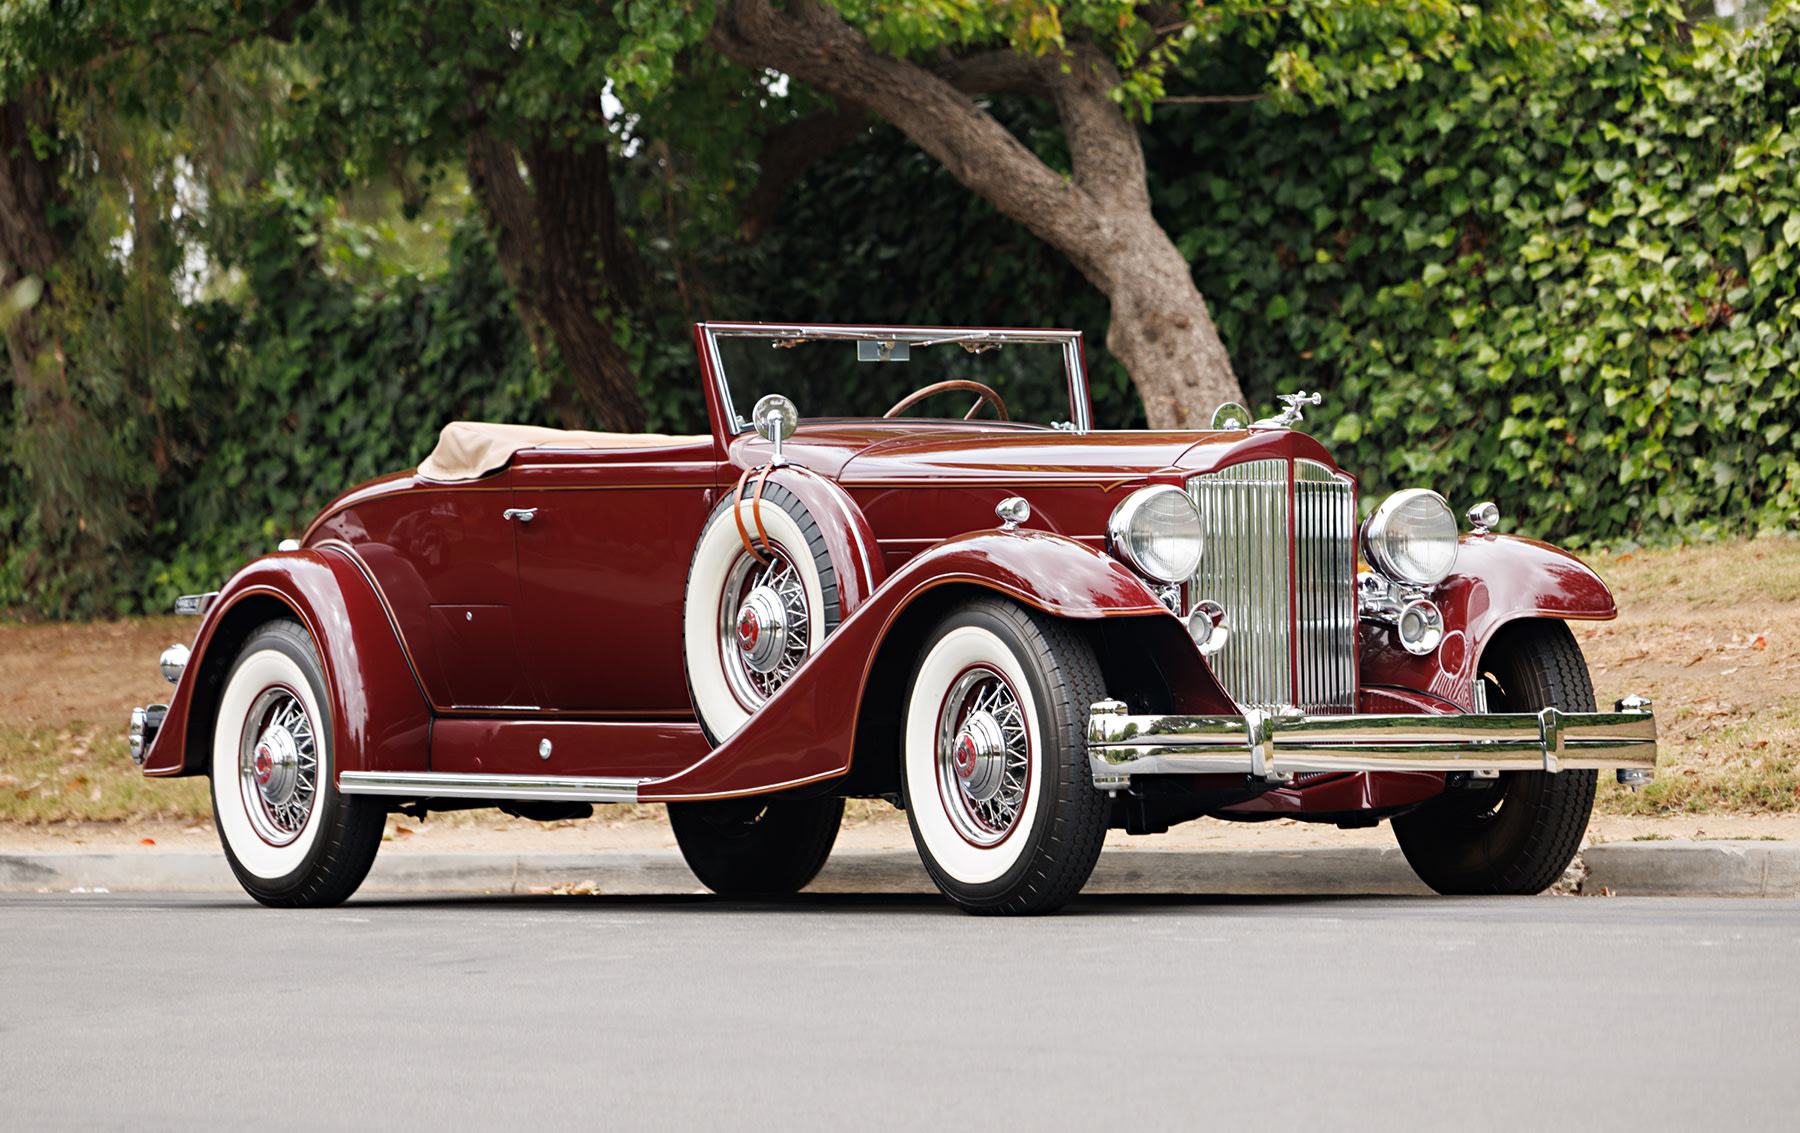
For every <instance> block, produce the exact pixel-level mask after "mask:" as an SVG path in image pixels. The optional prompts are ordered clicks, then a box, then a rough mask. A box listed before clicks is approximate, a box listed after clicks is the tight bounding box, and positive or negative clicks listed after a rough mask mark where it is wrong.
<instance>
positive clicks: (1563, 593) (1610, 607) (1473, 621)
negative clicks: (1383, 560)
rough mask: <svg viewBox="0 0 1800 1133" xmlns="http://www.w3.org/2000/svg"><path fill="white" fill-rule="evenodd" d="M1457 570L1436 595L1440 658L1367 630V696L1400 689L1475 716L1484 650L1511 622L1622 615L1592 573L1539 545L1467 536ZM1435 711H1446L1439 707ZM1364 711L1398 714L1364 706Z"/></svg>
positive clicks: (1379, 629)
mask: <svg viewBox="0 0 1800 1133" xmlns="http://www.w3.org/2000/svg"><path fill="white" fill-rule="evenodd" d="M1456 566H1457V571H1456V573H1455V574H1453V575H1451V576H1450V577H1449V578H1448V579H1446V580H1445V581H1444V582H1443V583H1442V584H1440V585H1439V586H1438V588H1437V590H1436V591H1435V592H1433V594H1432V595H1431V598H1432V601H1434V602H1436V603H1437V605H1438V609H1439V610H1440V611H1442V613H1443V615H1444V627H1445V633H1444V641H1443V643H1442V644H1441V645H1439V646H1438V648H1437V650H1436V651H1435V652H1433V653H1430V654H1428V655H1426V656H1424V657H1414V656H1413V655H1412V654H1410V653H1407V652H1406V651H1405V650H1404V649H1401V648H1400V644H1399V642H1398V641H1397V640H1396V639H1395V636H1394V631H1393V630H1392V629H1391V628H1389V627H1387V626H1382V625H1376V624H1374V623H1370V622H1364V623H1363V624H1362V626H1361V630H1360V639H1361V651H1362V657H1361V663H1362V683H1363V685H1364V686H1365V698H1366V696H1367V690H1368V689H1369V687H1370V686H1381V685H1389V686H1397V687H1398V688H1401V689H1415V690H1419V691H1422V692H1425V693H1428V694H1430V696H1431V697H1434V698H1439V699H1441V700H1447V701H1450V702H1451V703H1452V704H1454V705H1455V706H1456V707H1457V708H1460V709H1461V710H1463V711H1465V712H1471V711H1473V710H1474V698H1473V689H1474V681H1475V673H1476V668H1477V666H1478V665H1479V663H1480V660H1481V653H1482V650H1483V649H1485V648H1486V647H1487V645H1488V643H1489V642H1491V641H1492V640H1493V639H1494V635H1495V634H1496V633H1498V632H1499V631H1500V629H1501V628H1502V627H1504V626H1505V625H1506V624H1507V623H1508V622H1514V621H1518V620H1520V619H1522V618H1559V619H1563V620H1566V621H1607V620H1610V619H1612V618H1616V617H1618V616H1619V609H1618V606H1617V605H1616V604H1615V603H1614V601H1613V596H1612V591H1611V590H1609V589H1607V586H1606V583H1605V582H1603V581H1601V579H1600V576H1599V575H1597V574H1595V573H1594V571H1593V569H1592V568H1591V567H1589V566H1588V565H1587V564H1586V563H1584V562H1582V561H1581V560H1580V559H1578V558H1576V557H1575V556H1574V555H1572V554H1570V553H1569V552H1567V551H1565V550H1562V549H1561V548H1559V547H1552V546H1551V545H1550V544H1548V543H1540V542H1538V541H1537V540H1535V539H1522V538H1518V537H1516V536H1512V535H1464V536H1463V537H1462V539H1461V540H1460V541H1459V543H1458V547H1457V558H1456ZM1409 703H1412V701H1409ZM1408 710H1410V709H1408ZM1426 710H1431V709H1426ZM1437 710H1440V711H1441V710H1442V709H1441V706H1440V707H1439V708H1438V709H1437ZM1363 711H1365V712H1367V711H1394V709H1393V708H1392V707H1391V706H1390V707H1381V706H1376V705H1370V704H1365V705H1364V706H1363Z"/></svg>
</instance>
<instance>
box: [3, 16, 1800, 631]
mask: <svg viewBox="0 0 1800 1133" xmlns="http://www.w3.org/2000/svg"><path fill="white" fill-rule="evenodd" d="M1793 27H1794V17H1793V16H1791V15H1787V14H1785V13H1784V11H1777V13H1776V15H1775V16H1774V17H1773V18H1772V19H1771V21H1770V22H1769V23H1768V24H1767V25H1766V26H1764V27H1762V28H1760V29H1758V30H1754V31H1752V32H1751V33H1749V34H1736V33H1726V32H1722V31H1719V30H1717V29H1713V28H1708V27H1696V26H1695V25H1694V23H1693V21H1692V20H1690V19H1688V18H1687V16H1686V15H1685V14H1684V13H1683V12H1682V11H1681V10H1680V8H1678V7H1677V6H1675V5H1673V4H1669V3H1663V2H1662V0H1631V2H1629V3H1622V4H1621V5H1620V6H1619V7H1617V8H1616V9H1614V8H1605V7H1599V6H1595V5H1590V4H1586V3H1579V4H1578V3H1566V4H1564V3H1558V4H1552V5H1532V4H1524V3H1500V4H1487V5H1480V6H1471V5H1456V4H1450V3H1444V2H1439V0H1432V2H1427V3H1419V4H1411V5H1405V6H1390V5H1385V4H1379V3H1374V2H1370V0H1299V2H1296V3H1278V4H1267V3H1254V2H1251V0H1223V2H1221V3H1216V4H1207V5H1204V6H1201V5H1198V4H1188V5H1128V4H1119V3H1072V4H1043V3H1033V4H1024V3H1000V4H978V3H973V2H969V3H958V2H952V0H911V2H897V3H896V2H884V3H876V2H873V0H865V2H856V3H852V2H848V0H846V2H843V3H832V4H827V3H823V2H821V0H791V2H789V3H786V4H784V5H781V6H776V5H774V4H770V3H766V2H760V0H725V2H720V3H698V2H693V3H678V2H672V0H643V2H636V3H632V2H623V3H600V4H592V3H584V4H576V3H573V2H572V0H516V2H513V3H509V4H507V5H505V6H501V5H496V4H494V3H492V2H491V0H447V2H438V3H432V4H424V3H420V2H418V0H294V2H290V3H282V2H279V0H230V2H227V0H154V2H152V0H119V2H114V3H109V4H106V5H100V4H95V3H82V2H77V0H10V2H7V3H4V4H0V328H3V329H4V335H5V342H6V353H7V365H6V367H5V368H4V370H3V371H0V373H3V374H4V375H5V376H4V378H0V381H4V383H5V385H4V389H0V395H3V396H0V433H3V434H4V436H5V442H6V443H5V446H4V449H3V450H0V536H3V538H0V545H4V546H5V548H6V550H5V557H4V562H3V563H0V605H10V604H16V603H20V602H30V603H32V604H34V605H36V606H38V607H40V608H43V609H51V610H64V611H75V610H99V609H106V608H134V607H135V606H136V605H137V604H138V603H140V602H143V601H145V600H146V598H145V594H146V593H147V591H146V588H145V585H144V578H143V576H142V573H141V570H140V567H139V563H140V562H150V563H153V564H159V565H155V566H153V567H151V568H144V569H151V570H152V571H153V573H154V574H155V577H157V578H159V579H161V581H158V582H156V583H155V587H153V588H152V589H166V588H168V587H173V586H176V585H179V584H187V583H192V584H194V585H201V586H204V585H210V584H212V583H215V582H216V581H217V579H216V578H207V577H204V576H207V575H209V573H213V572H216V570H218V569H222V566H221V564H225V563H228V562H229V561H231V560H232V559H233V558H234V556H236V555H239V554H241V553H243V551H244V550H247V549H250V548H252V547H254V546H257V545H259V541H266V538H267V535H268V533H269V532H270V531H271V530H276V529H281V530H286V529H287V528H288V527H289V526H290V525H291V524H292V523H294V522H296V521H297V520H298V519H299V518H303V515H304V513H305V512H306V511H307V510H308V509H309V508H312V507H316V506H317V505H318V504H320V503H323V502H324V498H326V497H328V496H329V494H330V490H331V489H334V488H335V487H341V486H342V483H343V480H344V479H345V478H348V477H355V476H359V475H364V474H368V473H371V472H373V471H378V470H380V468H381V467H385V466H387V465H393V464H397V463H400V462H403V460H404V459H416V457H417V455H418V453H417V452H414V451H412V448H413V446H416V445H417V444H419V443H422V441H421V438H424V437H426V436H428V435H429V433H430V431H431V429H432V428H435V425H436V424H437V423H439V422H438V420H437V418H440V417H442V416H444V415H446V414H469V415H476V414H484V413H497V414H498V413H503V414H506V415H510V416H523V417H527V418H530V419H534V420H561V421H563V422H565V423H581V424H599V425H602V426H605V427H610V428H624V429H633V428H642V427H646V426H648V427H651V428H666V427H674V428H692V427H694V425H695V424H696V423H697V422H696V421H695V419H694V415H695V412H696V410H697V408H698V397H697V385H696V383H695V382H694V380H693V375H692V372H691V366H692V359H691V346H690V344H689V340H688V339H687V337H686V334H685V328H684V324H685V323H686V322H689V321H691V320H693V319H695V318H701V317H746V316H749V317H773V318H783V317H790V318H791V317H802V318H809V319H829V318H836V319H866V318H871V317H891V318H894V319H897V320H910V319H920V320H928V321H942V322H969V321H973V322H1010V323H1048V324H1058V325H1066V324H1069V323H1075V324H1076V325H1080V326H1082V327H1083V328H1084V329H1088V330H1089V331H1090V332H1092V333H1093V334H1094V336H1095V337H1096V338H1101V339H1104V341H1105V343H1106V345H1107V349H1106V350H1104V351H1100V352H1098V354H1097V361H1098V364H1097V365H1096V366H1095V372H1096V377H1097V388H1098V391H1099V395H1100V398H1101V401H1102V403H1103V404H1102V414H1103V417H1104V419H1106V420H1111V421H1115V422H1118V423H1125V422H1131V421H1147V422H1148V423H1150V424H1152V425H1158V426H1181V427H1194V426H1197V425H1202V424H1204V421H1205V417H1206V416H1207V415H1208V414H1210V411H1211V409H1212V407H1213V405H1214V404H1215V403H1216V401H1217V400H1220V399H1223V398H1224V397H1227V396H1234V397H1235V396H1241V395H1248V396H1249V398H1250V399H1251V400H1252V401H1266V399H1267V398H1268V396H1269V395H1270V394H1271V393H1272V392H1273V390H1274V388H1275V387H1276V386H1277V385H1281V386H1283V387H1289V386H1291V385H1293V384H1305V385H1306V386H1307V387H1308V388H1315V387H1322V388H1325V389H1326V390H1328V391H1329V392H1330V394H1331V396H1330V398H1329V399H1328V402H1327V405H1326V407H1325V409H1324V411H1323V412H1322V413H1321V414H1317V415H1315V416H1316V417H1317V418H1319V420H1320V422H1321V424H1320V427H1321V428H1328V429H1330V430H1332V432H1333V435H1334V436H1335V437H1336V439H1337V440H1338V442H1339V444H1341V445H1343V446H1345V449H1344V451H1345V453H1346V454H1348V455H1347V459H1348V460H1349V463H1350V467H1351V468H1352V470H1353V471H1356V472H1358V474H1359V475H1361V476H1362V477H1363V478H1364V487H1365V495H1368V494H1370V493H1373V492H1375V491H1378V490H1379V489H1380V488H1382V487H1385V486H1387V485H1390V484H1394V485H1398V484H1401V483H1405V482H1408V481H1409V480H1410V479H1411V478H1416V477H1426V478H1428V479H1430V480H1432V481H1434V482H1439V483H1441V484H1442V485H1444V486H1456V485H1460V486H1462V488H1465V489H1467V490H1469V491H1480V492H1483V493H1486V494H1492V495H1495V496H1498V497H1500V498H1501V499H1502V502H1503V503H1505V504H1508V505H1509V513H1510V514H1517V515H1518V516H1519V517H1520V518H1519V520H1518V522H1519V523H1520V524H1521V529H1526V530H1531V531H1534V532H1538V533H1545V534H1558V533H1562V534H1567V533H1571V532H1573V533H1575V534H1576V535H1577V536H1579V535H1580V534H1581V533H1582V532H1581V530H1580V523H1579V522H1578V521H1579V520H1585V521H1587V522H1589V523H1591V524H1592V525H1593V528H1594V532H1593V533H1594V534H1595V535H1596V536H1597V537H1598V536H1605V537H1625V536H1633V537H1648V536H1649V535H1652V534H1654V533H1656V532H1669V531H1690V530H1695V529H1696V527H1695V525H1697V524H1702V525H1703V524H1705V523H1707V522H1714V521H1717V522H1722V523H1740V524H1742V523H1751V524H1759V525H1768V524H1779V523H1781V522H1786V520H1783V519H1782V517H1784V516H1787V517H1792V516H1793V515H1794V512H1795V508H1796V506H1800V505H1797V504H1796V489H1795V487H1794V479H1795V475H1796V472H1795V469H1794V464H1793V461H1792V460H1791V459H1789V458H1787V457H1786V456H1784V450H1783V449H1782V446H1783V445H1785V444H1786V441H1787V440H1788V439H1791V435H1792V434H1791V429H1792V427H1793V424H1794V414H1795V410H1794V403H1793V398H1794V389H1793V384H1792V381H1791V378H1789V377H1785V376H1784V375H1788V374H1791V372H1792V367H1791V359H1792V358H1793V356H1794V354H1795V348H1794V345H1793V337H1792V335H1793V328H1792V323H1791V319H1792V314H1793V299H1792V294H1791V293H1792V285H1791V284H1790V283H1789V282H1788V281H1789V280H1791V279H1792V278H1793V273H1792V272H1791V271H1790V270H1787V269H1788V268H1789V267H1790V266H1791V262H1792V258H1793V256H1794V255H1795V252H1794V250H1793V249H1794V246H1795V240H1796V236H1800V222H1793V221H1792V220H1791V216H1792V212H1793V209H1794V208H1795V207H1800V206H1796V205H1795V204H1794V203H1793V202H1792V201H1791V199H1790V198H1791V196H1792V193H1791V189H1792V179H1791V177H1785V179H1784V171H1785V170H1786V169H1787V168H1788V166H1789V162H1788V158H1789V156H1790V152H1791V150H1792V148H1793V145H1794V142H1793V141H1792V139H1791V137H1790V134H1789V128H1788V126H1787V118H1786V115H1787V113H1788V111H1789V110H1790V109H1791V108H1792V107H1793V105H1794V102H1795V99H1794V81H1793V77H1792V76H1793V74H1794V52H1795V49H1794V39H1793ZM1790 226H1793V227H1792V230H1791V231H1790ZM1203 296H1204V297H1203ZM371 399H373V400H376V401H379V403H380V409H379V411H376V410H375V409H373V408H371V405H370V402H371ZM414 417H416V418H417V420H414V419H413V418H414ZM428 419H429V420H428ZM403 452H405V453H409V454H410V455H408V456H406V457H404V458H403V457H402V455H401V454H402V453H403ZM383 462H385V464H383ZM1512 504H1518V505H1520V506H1519V507H1518V508H1517V510H1516V511H1511V510H1510V508H1511V505H1512ZM122 550H123V551H127V552H130V555H121V554H120V552H121V551H122ZM132 556H136V557H132Z"/></svg>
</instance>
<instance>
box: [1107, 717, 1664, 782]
mask: <svg viewBox="0 0 1800 1133" xmlns="http://www.w3.org/2000/svg"><path fill="white" fill-rule="evenodd" d="M1088 764H1089V766H1090V768H1091V769H1092V771H1093V775H1094V785H1095V786H1096V787H1098V788H1100V789H1101V790H1103V791H1117V790H1120V789H1121V788H1124V787H1127V786H1129V785H1130V783H1131V777H1132V776H1134V775H1180V774H1196V773H1198V774H1220V773H1224V774H1241V775H1246V776H1249V777H1251V778H1253V779H1258V780H1262V781H1264V782H1268V783H1282V782H1286V781H1287V780H1289V779H1291V778H1292V777H1293V776H1294V775H1295V774H1307V773H1311V772H1323V771H1552V772H1554V771H1573V770H1582V769H1587V768H1617V769H1618V770H1619V781H1620V782H1622V783H1629V784H1632V785H1633V786H1636V785H1639V784H1642V783H1645V782H1648V781H1649V779H1650V776H1651V774H1652V773H1653V772H1654V770H1655V767H1656V717H1655V716H1653V715H1651V713H1650V702H1649V701H1647V700H1641V699H1639V698H1637V697H1631V698H1629V699H1626V700H1622V701H1620V702H1619V703H1618V704H1616V705H1615V706H1614V710H1613V711H1611V712H1563V711H1560V710H1558V709H1555V708H1546V709H1544V710H1543V711H1541V712H1514V713H1491V714H1465V715H1452V716H1425V715H1419V716H1398V715H1395V716H1387V715H1381V716H1377V715H1369V716H1305V715H1300V714H1297V713H1296V714H1293V715H1279V714H1274V713H1268V712H1262V711H1259V710H1257V709H1249V710H1247V711H1246V712H1245V713H1244V714H1243V715H1242V716H1132V715H1130V714H1129V709H1128V708H1127V706H1126V705H1125V704H1123V703H1121V702H1119V701H1116V700H1102V701H1100V702H1099V703H1097V704H1095V705H1093V707H1092V709H1091V711H1090V713H1089V715H1088Z"/></svg>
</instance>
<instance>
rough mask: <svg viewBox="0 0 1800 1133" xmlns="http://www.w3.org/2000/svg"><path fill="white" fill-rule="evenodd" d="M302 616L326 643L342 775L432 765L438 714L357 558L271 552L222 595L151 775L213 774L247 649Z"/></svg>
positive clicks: (323, 651)
mask: <svg viewBox="0 0 1800 1133" xmlns="http://www.w3.org/2000/svg"><path fill="white" fill-rule="evenodd" d="M284 617H285V618H293V619H296V620H298V621H299V622H300V623H301V624H302V625H304V626H305V627H306V631H307V632H308V633H309V634H311V635H312V639H313V641H314V643H315V644H316V645H317V646H318V648H319V659H320V661H322V662H323V663H324V666H325V679H326V683H327V684H329V685H330V688H329V689H328V690H327V691H328V697H329V701H330V704H331V718H332V751H333V752H334V754H335V756H336V762H337V770H339V771H424V770H427V769H428V764H427V758H428V750H429V740H430V736H431V711H430V708H429V707H428V706H427V704H426V701H425V695H424V693H423V692H422V691H421V690H420V686H419V682H418V678H417V677H416V676H415V675H414V673H413V671H412V668H411V666H410V665H409V663H408V662H407V658H406V654H405V653H404V652H403V651H402V650H401V648H400V640H399V637H398V636H397V635H396V633H395V631H394V627H393V624H392V622H391V621H390V619H389V617H388V614H387V610H386V608H385V607H384V606H383V605H382V604H381V599H380V598H379V597H378V596H377V595H376V592H375V589H374V587H373V586H372V585H371V584H370V582H369V580H368V577H367V576H366V575H364V574H363V572H362V570H361V568H360V567H359V566H357V565H356V563H355V562H353V561H352V560H351V559H350V558H349V556H347V555H344V554H342V553H340V552H337V551H334V550H330V549H325V550H304V551H293V552H284V553H282V554H279V555H270V556H267V557H265V558H261V559H258V560H256V561H255V562H253V563H251V564H249V565H248V566H246V567H244V569H242V570H240V571H239V572H238V573H237V574H236V575H234V576H232V579H231V581H230V582H228V583H226V585H225V587H224V589H222V590H221V591H220V592H219V596H218V597H217V598H216V599H214V600H213V603H212V605H211V607H210V608H209V609H208V610H207V613H206V615H205V617H204V618H203V619H202V620H201V623H200V631H199V633H198V634H197V635H196V636H195V639H194V646H193V653H192V656H191V657H190V658H189V660H188V665H187V669H186V670H185V671H184V672H183V673H182V676H181V681H180V683H179V684H177V685H176V686H175V695H174V696H173V697H171V698H170V701H169V712H168V715H167V716H166V717H165V718H164V720H163V725H162V727H161V729H160V730H158V731H157V733H156V740H155V742H154V743H152V744H151V746H150V750H149V751H148V752H147V753H146V755H145V758H144V774H146V775H156V776H178V775H205V774H209V773H210V771H211V768H210V766H209V764H210V762H211V759H212V744H213V718H214V716H215V714H216V713H217V711H218V703H219V696H220V694H221V693H222V692H223V690H224V686H225V678H226V676H227V675H228V674H229V673H230V671H231V666H232V663H233V662H234V661H236V659H237V655H238V651H239V649H241V648H242V647H243V644H244V642H245V641H246V640H248V639H249V637H250V635H251V634H252V633H254V632H255V631H256V628H257V627H258V626H260V625H262V624H263V623H265V622H267V621H270V620H272V619H275V618H284Z"/></svg>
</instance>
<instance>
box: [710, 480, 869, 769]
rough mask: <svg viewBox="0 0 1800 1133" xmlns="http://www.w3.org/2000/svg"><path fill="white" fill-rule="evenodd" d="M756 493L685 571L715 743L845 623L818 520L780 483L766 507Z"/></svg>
mask: <svg viewBox="0 0 1800 1133" xmlns="http://www.w3.org/2000/svg"><path fill="white" fill-rule="evenodd" d="M753 491H754V486H753V484H746V485H744V488H743V492H742V495H741V497H740V498H738V499H736V500H731V499H727V500H723V501H721V502H720V504H719V506H718V507H716V508H714V509H713V513H712V515H710V516H709V517H708V518H707V520H706V527H705V528H704V529H703V530H702V531H701V533H700V542H699V544H698V545H697V546H695V548H694V558H693V561H692V563H691V564H690V565H689V566H688V579H687V593H686V596H685V598H684V599H683V605H682V660H683V663H684V664H685V666H686V668H687V681H688V692H689V694H690V695H691V696H692V698H693V701H694V711H695V713H696V715H697V716H698V717H699V720H700V726H701V727H702V728H704V729H705V730H706V736H707V738H708V739H709V740H711V741H712V742H713V743H714V744H721V743H724V742H725V741H726V740H727V739H729V738H731V736H732V734H733V733H735V732H736V731H737V730H738V729H739V728H741V727H743V726H744V722H745V721H746V720H748V719H750V717H751V715H752V714H754V713H755V712H756V710H757V709H759V708H761V707H762V706H763V704H764V703H765V702H766V701H767V700H768V699H769V698H770V697H772V696H774V695H775V693H776V692H777V691H778V690H780V688H781V686H782V685H784V684H786V683H787V680H788V678H789V677H791V676H793V674H794V671H795V670H796V669H798V668H799V667H800V665H801V664H802V663H803V662H804V661H805V660H806V659H807V658H808V657H810V656H812V655H813V653H815V652H817V651H818V648H819V646H821V645H822V644H824V642H825V637H826V635H828V634H829V633H831V631H832V630H834V629H836V628H837V625H838V621H839V618H840V616H841V608H840V605H839V602H838V581H837V580H838V573H837V571H836V570H835V569H834V568H833V566H832V562H831V555H830V553H829V552H828V551H827V549H826V544H825V536H824V534H823V533H822V532H821V531H820V530H819V525H818V522H817V521H816V520H815V519H814V517H813V515H812V513H811V512H809V511H808V510H807V508H806V505H805V504H804V503H802V502H801V501H800V499H799V497H797V496H796V495H794V493H792V492H790V491H788V490H787V489H786V488H783V487H781V486H780V485H778V484H765V485H763V489H762V499H761V502H760V504H758V503H756V502H754V501H753V500H752V499H751V498H750V496H751V494H752V492H753ZM734 504H735V507H736V509H737V514H733V507H734ZM740 525H741V526H740ZM746 534H748V535H749V537H750V540H751V543H750V545H749V546H746V545H745V540H744V536H745V535H746ZM752 548H754V550H753V549H752Z"/></svg>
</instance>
